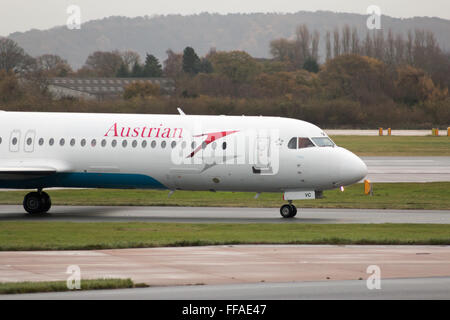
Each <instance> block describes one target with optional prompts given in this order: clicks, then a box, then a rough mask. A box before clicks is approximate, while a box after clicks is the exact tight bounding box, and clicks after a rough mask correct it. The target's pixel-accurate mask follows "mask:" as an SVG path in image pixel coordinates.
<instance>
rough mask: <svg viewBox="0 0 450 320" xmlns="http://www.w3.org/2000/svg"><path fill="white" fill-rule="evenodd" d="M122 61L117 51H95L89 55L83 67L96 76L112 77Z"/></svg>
mask: <svg viewBox="0 0 450 320" xmlns="http://www.w3.org/2000/svg"><path fill="white" fill-rule="evenodd" d="M122 62H123V61H122V57H121V56H120V53H119V52H117V51H112V52H109V51H96V52H94V53H92V54H91V55H89V57H88V58H87V60H86V63H85V65H84V68H86V69H87V70H90V71H92V72H93V74H95V75H96V76H98V77H114V76H115V75H116V73H117V70H119V68H120V65H121V64H122Z"/></svg>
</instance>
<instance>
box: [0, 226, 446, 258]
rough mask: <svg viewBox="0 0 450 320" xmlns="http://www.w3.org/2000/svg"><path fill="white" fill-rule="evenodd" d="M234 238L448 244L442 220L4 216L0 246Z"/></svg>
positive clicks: (228, 241)
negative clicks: (119, 219) (115, 219)
mask: <svg viewBox="0 0 450 320" xmlns="http://www.w3.org/2000/svg"><path fill="white" fill-rule="evenodd" d="M232 244H373V245H375V244H379V245H394V244H395V245H450V226H449V225H445V224H300V223H286V224H284V223H278V224H224V223H213V224H188V223H144V222H127V223H123V222H110V223H74V222H15V221H10V222H2V223H1V224H0V250H1V251H10V250H14V251H31V250H92V249H119V248H148V247H167V246H201V245H232Z"/></svg>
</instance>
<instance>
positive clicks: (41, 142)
mask: <svg viewBox="0 0 450 320" xmlns="http://www.w3.org/2000/svg"><path fill="white" fill-rule="evenodd" d="M43 144H44V138H40V139H39V145H40V146H42V145H43Z"/></svg>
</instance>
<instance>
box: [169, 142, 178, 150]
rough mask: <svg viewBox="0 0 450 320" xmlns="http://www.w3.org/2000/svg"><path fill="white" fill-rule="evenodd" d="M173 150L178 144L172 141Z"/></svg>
mask: <svg viewBox="0 0 450 320" xmlns="http://www.w3.org/2000/svg"><path fill="white" fill-rule="evenodd" d="M170 146H171V147H172V149H174V148H175V147H176V146H177V142H176V141H172V143H171V145H170Z"/></svg>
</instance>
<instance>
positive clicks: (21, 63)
mask: <svg viewBox="0 0 450 320" xmlns="http://www.w3.org/2000/svg"><path fill="white" fill-rule="evenodd" d="M34 65H35V61H34V59H33V58H31V57H30V56H29V55H27V54H26V53H25V51H24V50H23V49H22V48H21V47H19V46H18V45H17V43H16V42H14V41H13V40H11V39H8V38H0V70H2V69H3V70H6V71H15V72H27V71H30V70H32V69H34Z"/></svg>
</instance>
